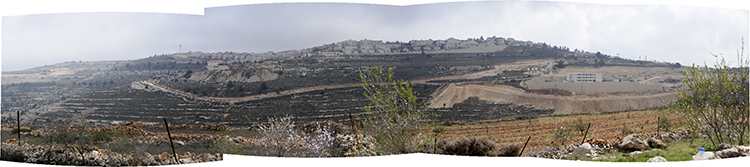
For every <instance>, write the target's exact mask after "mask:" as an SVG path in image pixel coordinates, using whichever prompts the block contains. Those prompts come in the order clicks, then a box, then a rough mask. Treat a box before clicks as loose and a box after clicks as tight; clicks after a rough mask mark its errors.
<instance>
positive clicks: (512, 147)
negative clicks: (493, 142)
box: [497, 144, 522, 157]
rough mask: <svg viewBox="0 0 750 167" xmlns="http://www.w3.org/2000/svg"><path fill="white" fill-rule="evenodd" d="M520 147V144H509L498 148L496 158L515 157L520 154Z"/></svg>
mask: <svg viewBox="0 0 750 167" xmlns="http://www.w3.org/2000/svg"><path fill="white" fill-rule="evenodd" d="M521 149H522V146H521V145H520V144H509V145H504V146H503V147H500V150H498V152H497V156H506V157H515V156H518V154H521Z"/></svg>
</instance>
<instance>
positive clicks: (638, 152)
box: [627, 151, 643, 156]
mask: <svg viewBox="0 0 750 167" xmlns="http://www.w3.org/2000/svg"><path fill="white" fill-rule="evenodd" d="M642 153H643V152H641V151H633V152H631V153H630V154H628V155H627V156H634V155H638V154H642Z"/></svg>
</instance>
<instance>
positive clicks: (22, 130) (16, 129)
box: [10, 128, 31, 134]
mask: <svg viewBox="0 0 750 167" xmlns="http://www.w3.org/2000/svg"><path fill="white" fill-rule="evenodd" d="M21 132H31V129H24V128H21ZM10 133H11V134H17V133H18V128H13V130H11V131H10Z"/></svg>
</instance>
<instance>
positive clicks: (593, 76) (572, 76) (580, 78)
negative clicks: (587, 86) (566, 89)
mask: <svg viewBox="0 0 750 167" xmlns="http://www.w3.org/2000/svg"><path fill="white" fill-rule="evenodd" d="M565 80H566V81H569V82H602V73H577V72H574V73H566V74H565Z"/></svg>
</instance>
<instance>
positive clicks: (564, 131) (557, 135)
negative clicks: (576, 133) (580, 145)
mask: <svg viewBox="0 0 750 167" xmlns="http://www.w3.org/2000/svg"><path fill="white" fill-rule="evenodd" d="M571 136H573V128H570V127H566V126H560V128H557V129H555V130H552V137H553V138H554V139H555V140H557V143H558V144H560V145H563V144H565V142H566V141H567V140H568V138H570V137H571Z"/></svg>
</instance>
